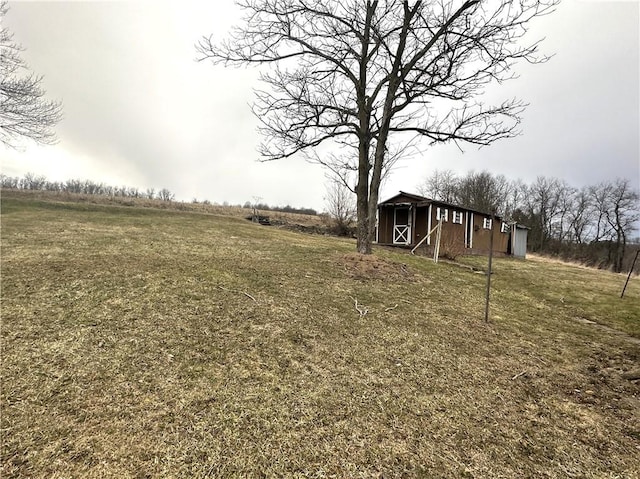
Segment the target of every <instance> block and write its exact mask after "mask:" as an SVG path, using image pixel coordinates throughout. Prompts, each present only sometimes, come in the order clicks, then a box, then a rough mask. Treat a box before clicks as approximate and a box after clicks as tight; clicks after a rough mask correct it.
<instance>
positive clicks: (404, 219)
mask: <svg viewBox="0 0 640 479" xmlns="http://www.w3.org/2000/svg"><path fill="white" fill-rule="evenodd" d="M409 213H410V211H409V208H396V209H395V210H394V213H393V244H409V243H410V242H411V222H410V221H409V220H410V218H411V215H410V214H409Z"/></svg>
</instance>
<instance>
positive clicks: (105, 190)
mask: <svg viewBox="0 0 640 479" xmlns="http://www.w3.org/2000/svg"><path fill="white" fill-rule="evenodd" d="M0 186H1V187H2V188H13V189H19V190H33V191H37V190H40V191H51V192H58V193H75V194H84V195H97V196H110V197H121V198H144V199H149V200H162V201H173V200H174V199H175V194H173V193H172V192H171V191H170V190H169V189H167V188H162V189H160V190H156V189H155V188H147V189H145V190H141V189H139V188H136V187H131V186H111V185H107V184H105V183H96V182H95V181H92V180H66V181H49V180H48V179H47V178H46V177H45V176H44V175H36V174H34V173H27V174H25V175H24V176H23V177H22V178H19V177H14V176H7V175H4V174H0Z"/></svg>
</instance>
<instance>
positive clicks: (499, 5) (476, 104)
mask: <svg viewBox="0 0 640 479" xmlns="http://www.w3.org/2000/svg"><path fill="white" fill-rule="evenodd" d="M556 3H557V0H521V1H519V2H512V1H510V0H497V1H495V2H481V1H480V0H464V1H463V0H451V1H435V0H434V1H422V2H420V1H417V2H414V3H409V2H408V1H397V0H396V1H394V0H389V1H382V2H379V1H377V0H369V1H367V2H366V3H365V2H361V1H356V0H342V1H336V0H333V1H330V0H307V1H302V0H241V1H239V2H238V4H239V5H240V6H241V7H242V8H243V9H244V10H245V11H246V13H247V15H246V18H245V21H244V24H243V25H242V26H240V27H238V28H236V29H235V31H234V33H233V34H232V35H231V38H230V39H229V40H228V41H226V42H223V43H221V44H219V45H218V44H216V43H214V42H213V41H212V38H211V37H205V38H203V39H202V40H201V41H200V42H199V44H198V45H197V49H198V51H199V53H200V55H201V56H200V59H201V60H204V59H210V60H212V61H213V62H214V63H223V64H231V65H247V64H268V65H271V66H272V68H270V69H265V70H263V71H262V73H261V80H262V81H263V82H264V83H266V85H267V87H268V88H267V89H265V90H262V91H258V92H257V93H256V96H257V98H256V102H255V104H254V113H255V114H256V116H257V117H258V118H259V119H260V121H261V122H262V123H261V125H262V126H261V131H262V133H263V134H264V137H265V141H264V143H263V144H262V146H261V150H260V151H261V154H262V155H263V158H264V160H277V159H280V158H285V157H289V156H292V155H295V154H297V153H303V154H306V155H307V157H308V158H312V159H316V160H318V159H320V160H321V158H320V156H321V155H319V154H318V153H317V152H316V154H315V155H314V151H313V150H314V148H316V147H317V146H319V145H320V144H324V143H328V144H333V145H334V146H337V147H340V148H341V151H345V152H346V154H345V155H343V156H342V157H341V161H342V164H340V163H338V164H336V163H335V162H331V163H330V164H328V165H327V166H329V167H330V168H331V167H332V166H333V167H334V169H340V168H341V169H343V171H353V172H355V173H356V176H357V181H356V188H355V189H356V196H357V214H358V220H357V223H358V225H357V238H358V246H357V248H358V251H359V252H361V253H370V252H371V244H372V240H373V238H374V233H375V218H376V211H377V203H378V192H379V189H380V183H381V181H382V178H383V174H384V172H385V169H387V168H388V166H389V160H390V159H392V158H393V155H390V152H393V151H396V152H397V151H400V152H402V151H403V150H404V148H405V145H407V144H410V143H411V141H412V139H414V138H416V137H421V138H426V139H428V140H429V141H430V142H431V143H440V142H448V141H454V142H456V143H459V142H467V143H471V144H475V145H488V144H490V143H492V142H493V141H495V140H498V139H501V138H509V137H512V136H513V135H514V134H515V133H516V132H517V126H518V123H519V114H520V113H521V112H522V110H523V108H524V106H525V105H524V104H523V103H522V102H521V101H519V100H515V99H514V100H509V101H505V102H503V103H501V104H499V105H496V106H487V105H485V104H483V103H482V102H480V101H479V100H478V98H479V96H480V95H481V94H482V93H484V91H485V87H486V86H487V84H489V83H491V82H492V81H494V80H495V81H498V82H500V81H503V80H506V79H509V78H511V77H512V76H513V73H512V67H513V66H514V64H515V63H516V61H517V60H520V59H525V60H527V61H529V62H540V61H543V60H545V57H542V56H539V55H538V54H537V47H538V42H534V43H529V44H520V40H521V39H522V37H523V36H524V34H525V33H526V31H527V26H528V22H529V21H530V20H531V19H533V18H534V17H536V16H539V15H543V14H545V13H548V12H550V11H551V9H552V7H553V6H554V5H555V4H556ZM336 167H339V168H336Z"/></svg>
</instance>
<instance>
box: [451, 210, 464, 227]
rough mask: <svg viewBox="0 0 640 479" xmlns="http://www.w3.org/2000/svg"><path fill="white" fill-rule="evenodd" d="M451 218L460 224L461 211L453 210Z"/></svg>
mask: <svg viewBox="0 0 640 479" xmlns="http://www.w3.org/2000/svg"><path fill="white" fill-rule="evenodd" d="M452 216H453V218H452V219H451V220H452V221H453V222H454V223H456V224H458V225H461V224H462V211H453V213H452Z"/></svg>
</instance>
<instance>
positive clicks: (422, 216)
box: [413, 206, 429, 244]
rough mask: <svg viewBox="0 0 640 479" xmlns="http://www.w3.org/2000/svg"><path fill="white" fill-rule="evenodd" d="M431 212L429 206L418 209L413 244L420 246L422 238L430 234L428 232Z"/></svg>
mask: <svg viewBox="0 0 640 479" xmlns="http://www.w3.org/2000/svg"><path fill="white" fill-rule="evenodd" d="M428 212H429V207H428V206H422V207H418V208H416V222H415V225H414V233H413V240H414V241H413V242H414V244H418V243H419V242H420V241H421V240H422V238H424V237H425V235H426V234H427V233H428V232H429V231H427V228H428V224H427V214H428Z"/></svg>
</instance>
